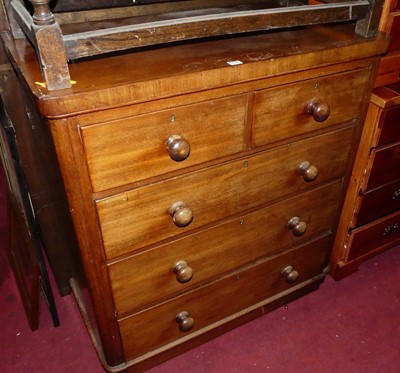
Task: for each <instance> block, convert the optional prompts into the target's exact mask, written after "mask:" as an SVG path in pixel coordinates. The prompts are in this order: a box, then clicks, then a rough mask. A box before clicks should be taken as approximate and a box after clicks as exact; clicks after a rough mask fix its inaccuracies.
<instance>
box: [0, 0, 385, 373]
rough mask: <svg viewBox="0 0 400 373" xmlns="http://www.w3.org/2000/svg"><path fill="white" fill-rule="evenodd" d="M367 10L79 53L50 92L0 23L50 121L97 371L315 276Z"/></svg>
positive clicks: (336, 189)
mask: <svg viewBox="0 0 400 373" xmlns="http://www.w3.org/2000/svg"><path fill="white" fill-rule="evenodd" d="M32 3H37V2H34V1H32ZM183 3H184V2H183ZM188 3H189V2H188ZM371 9H372V8H371ZM369 15H370V16H369V17H367V18H368V19H367V20H361V21H358V22H357V26H355V23H346V24H339V25H336V26H332V25H331V26H329V27H325V26H312V27H303V28H298V29H297V28H296V29H293V30H291V31H290V30H281V31H275V32H270V33H252V34H245V35H241V36H235V37H229V38H228V37H222V38H215V39H207V40H198V41H196V42H193V43H179V44H172V45H169V46H165V45H163V47H162V48H156V47H155V48H145V49H141V50H137V51H135V52H131V53H124V54H118V55H114V56H109V57H101V58H97V59H91V60H87V61H80V62H78V63H72V64H70V65H69V66H68V73H69V74H70V78H71V87H70V88H67V89H59V90H48V89H47V88H46V87H47V86H48V82H49V81H46V80H45V81H43V77H42V74H41V69H40V65H39V63H38V60H37V58H36V54H35V50H34V49H33V48H32V46H31V45H30V44H29V43H28V41H27V40H25V39H13V38H12V37H11V35H10V34H8V33H4V34H3V40H4V43H5V46H6V48H7V51H8V54H9V59H10V62H11V64H12V65H13V67H14V69H15V72H16V73H17V74H18V76H19V81H20V84H21V87H23V89H24V91H25V92H27V95H28V97H26V100H27V101H28V102H35V103H36V106H37V109H38V111H39V112H40V114H41V115H42V117H43V120H42V121H41V124H42V125H46V126H47V125H48V126H49V127H50V130H51V133H52V141H53V144H54V147H55V150H56V153H57V158H58V161H59V164H60V169H61V173H62V176H63V181H64V185H65V189H66V194H67V197H68V202H69V209H70V213H71V217H72V220H73V223H74V227H75V232H76V236H77V240H78V243H79V250H80V255H81V259H82V264H83V268H84V275H85V277H86V280H87V284H86V285H87V289H88V292H87V291H86V290H85V289H86V288H85V287H83V286H82V285H85V284H82V283H81V282H80V281H76V279H75V278H73V279H72V280H71V284H72V287H73V290H74V293H75V295H76V297H77V299H78V302H79V304H80V307H81V310H82V313H83V315H84V318H85V321H86V322H87V325H88V328H89V330H90V332H91V336H92V338H93V341H94V344H95V346H96V347H97V349H98V351H99V356H100V358H101V359H102V361H103V364H104V366H105V367H106V369H108V370H110V371H119V370H124V369H130V368H131V367H132V371H135V372H136V371H138V370H140V369H145V368H147V367H149V366H152V365H154V364H157V363H159V362H160V361H162V360H164V359H167V358H169V357H171V356H174V355H176V354H178V353H180V352H182V351H185V350H187V349H189V348H191V347H193V346H195V345H196V344H199V343H201V342H203V341H205V340H207V339H209V338H211V337H213V336H216V335H218V334H220V333H222V332H224V331H226V330H228V329H229V328H232V327H235V326H237V325H239V324H241V323H243V322H246V321H248V320H250V319H252V318H254V317H257V316H260V315H263V314H264V313H265V312H267V311H269V310H271V309H273V308H274V307H278V306H280V305H282V304H285V303H287V302H288V301H290V300H292V299H295V298H297V297H299V296H301V295H303V294H306V293H307V292H309V291H312V290H315V289H317V288H318V286H319V285H320V283H321V282H322V281H323V279H324V276H325V275H326V274H327V272H328V270H329V269H328V268H329V267H328V262H329V256H330V251H331V246H332V241H333V234H334V232H335V230H336V226H337V221H338V217H339V212H340V210H341V207H342V202H343V199H344V191H345V190H346V186H347V184H348V180H349V176H350V171H351V169H352V166H353V160H354V157H355V154H356V150H357V146H358V142H359V138H360V134H361V132H362V127H363V123H364V119H365V114H366V109H367V104H368V99H369V96H370V93H371V90H372V84H373V79H374V78H375V74H376V71H377V69H378V66H379V57H380V55H381V54H382V53H384V51H385V50H386V48H387V39H386V37H385V36H383V35H378V36H377V37H370V38H366V37H365V35H366V34H368V33H369V31H371V29H370V27H371V22H370V20H371V19H374V17H373V16H372V13H371V14H369ZM364 21H365V22H364ZM355 28H356V29H357V30H358V31H357V32H358V33H360V30H364V33H363V36H360V35H357V33H355ZM367 30H369V31H368V32H367ZM42 68H43V66H42ZM44 77H46V75H44ZM32 145H33V146H34V145H35V144H32ZM43 167H44V168H45V167H46V164H45V162H44V163H43Z"/></svg>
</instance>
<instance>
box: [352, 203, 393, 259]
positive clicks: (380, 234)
mask: <svg viewBox="0 0 400 373" xmlns="http://www.w3.org/2000/svg"><path fill="white" fill-rule="evenodd" d="M398 242H400V211H397V212H395V213H393V214H391V215H387V216H385V217H384V218H382V219H379V220H377V221H374V222H372V223H370V224H367V225H364V226H362V227H360V228H357V229H354V230H353V231H352V232H351V236H350V241H349V245H351V250H350V253H349V257H348V260H353V259H356V258H358V257H360V256H362V255H364V254H367V253H369V252H371V251H373V250H377V249H380V248H383V247H384V246H385V245H393V246H394V245H395V244H396V243H398Z"/></svg>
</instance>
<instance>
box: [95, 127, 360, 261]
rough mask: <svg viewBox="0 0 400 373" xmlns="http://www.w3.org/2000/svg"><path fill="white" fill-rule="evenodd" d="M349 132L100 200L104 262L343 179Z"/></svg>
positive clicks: (278, 149)
mask: <svg viewBox="0 0 400 373" xmlns="http://www.w3.org/2000/svg"><path fill="white" fill-rule="evenodd" d="M353 132H354V128H348V129H346V130H341V131H335V132H332V133H329V134H324V135H320V136H316V137H313V138H310V139H307V140H302V141H298V142H295V143H293V144H290V145H287V146H282V147H278V148H275V149H272V150H269V151H265V152H262V153H259V154H256V155H252V156H249V157H247V158H242V159H239V160H236V161H232V162H227V163H224V164H221V165H218V166H214V167H209V168H205V169H202V170H200V171H196V172H192V173H190V174H186V175H181V176H179V177H175V178H171V179H168V180H166V181H163V182H159V183H154V184H150V185H147V186H143V187H140V188H136V189H132V190H130V191H127V192H125V193H120V194H117V195H115V196H112V197H108V198H104V199H101V200H98V201H97V202H96V205H97V211H98V215H99V219H100V226H101V232H102V236H103V242H104V246H105V251H106V256H107V258H108V259H110V258H113V257H116V256H118V255H122V254H126V253H128V252H130V251H133V250H136V249H139V248H142V247H144V246H146V245H150V244H154V243H156V242H157V241H160V240H164V239H167V238H170V237H173V236H176V235H179V234H182V233H188V232H190V231H191V230H192V229H194V228H198V227H200V226H204V225H206V224H209V223H213V222H216V221H218V220H220V219H224V218H228V217H229V216H231V215H234V214H238V213H241V212H243V211H245V210H248V209H251V208H256V207H257V206H260V205H262V204H264V203H268V202H272V201H274V200H275V199H278V198H282V197H284V196H286V195H290V194H294V193H301V192H302V191H305V190H307V189H309V188H311V187H313V186H317V185H318V184H319V183H324V182H328V181H333V180H337V179H339V178H341V177H342V176H343V175H344V172H345V169H346V166H347V162H348V155H349V151H350V147H351V143H352V139H353ZM301 169H303V170H305V173H304V174H303V175H302V174H301ZM315 175H317V177H316V178H315V179H314V180H312V181H306V179H307V178H312V177H313V176H315ZM191 216H193V219H190V217H191ZM174 221H175V223H174Z"/></svg>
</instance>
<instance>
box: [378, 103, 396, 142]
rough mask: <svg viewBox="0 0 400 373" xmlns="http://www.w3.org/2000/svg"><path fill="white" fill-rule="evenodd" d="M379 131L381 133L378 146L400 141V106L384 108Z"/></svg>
mask: <svg viewBox="0 0 400 373" xmlns="http://www.w3.org/2000/svg"><path fill="white" fill-rule="evenodd" d="M378 132H380V133H379V140H378V144H377V146H383V145H387V144H391V143H395V142H399V141H400V106H397V107H395V108H392V109H386V110H382V114H381V117H380V119H379V124H378Z"/></svg>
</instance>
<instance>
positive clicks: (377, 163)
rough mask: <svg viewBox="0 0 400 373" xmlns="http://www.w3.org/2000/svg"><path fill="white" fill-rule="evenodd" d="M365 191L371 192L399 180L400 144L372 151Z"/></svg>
mask: <svg viewBox="0 0 400 373" xmlns="http://www.w3.org/2000/svg"><path fill="white" fill-rule="evenodd" d="M372 159H373V165H372V167H371V171H370V175H369V179H368V183H367V186H366V190H371V189H375V188H378V187H380V186H383V185H385V184H389V183H392V182H394V181H396V180H398V179H400V143H397V144H394V145H392V146H387V147H383V148H379V149H376V150H373V152H372Z"/></svg>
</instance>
